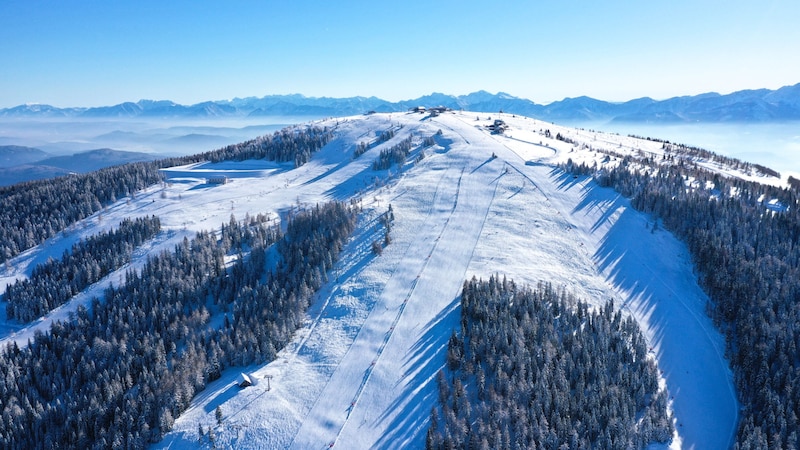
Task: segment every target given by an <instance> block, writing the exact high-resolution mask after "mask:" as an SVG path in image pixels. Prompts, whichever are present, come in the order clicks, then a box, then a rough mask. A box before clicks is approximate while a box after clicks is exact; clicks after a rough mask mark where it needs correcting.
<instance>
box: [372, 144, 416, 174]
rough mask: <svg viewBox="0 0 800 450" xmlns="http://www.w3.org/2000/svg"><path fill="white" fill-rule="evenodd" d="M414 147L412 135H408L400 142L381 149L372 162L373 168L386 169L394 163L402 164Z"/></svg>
mask: <svg viewBox="0 0 800 450" xmlns="http://www.w3.org/2000/svg"><path fill="white" fill-rule="evenodd" d="M412 147H413V144H412V143H411V136H408V137H407V138H405V139H403V140H402V141H400V142H399V143H397V144H395V145H393V146H391V147H389V148H387V149H383V150H381V152H380V154H378V158H377V159H375V161H373V162H372V170H386V169H388V168H390V167H392V165H393V164H397V165H399V166H402V165H403V163H405V162H406V158H408V154H409V153H410V152H411V148H412Z"/></svg>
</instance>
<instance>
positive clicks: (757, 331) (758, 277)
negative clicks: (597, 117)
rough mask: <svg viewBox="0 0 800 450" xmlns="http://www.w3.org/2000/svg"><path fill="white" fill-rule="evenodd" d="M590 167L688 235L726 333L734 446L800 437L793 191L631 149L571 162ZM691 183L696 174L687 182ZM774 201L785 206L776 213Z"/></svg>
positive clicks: (799, 260) (797, 224)
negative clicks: (592, 162) (636, 155)
mask: <svg viewBox="0 0 800 450" xmlns="http://www.w3.org/2000/svg"><path fill="white" fill-rule="evenodd" d="M565 167H566V168H568V170H571V171H572V172H573V173H576V174H594V175H595V178H596V179H597V181H598V182H599V183H600V184H601V185H603V186H609V187H612V188H614V189H615V190H617V191H618V192H620V193H621V194H622V195H624V196H626V197H628V198H630V199H631V205H632V206H633V207H634V208H636V209H637V210H640V211H643V212H645V213H649V214H652V215H653V216H654V217H656V218H657V219H658V220H659V221H660V222H661V223H662V225H663V227H664V228H666V229H667V230H669V231H671V232H673V233H675V235H676V236H678V237H679V238H680V239H681V240H683V241H684V242H685V243H686V244H687V247H688V249H689V251H690V253H691V255H692V258H693V261H694V264H695V267H696V270H697V273H698V278H699V281H700V284H701V286H702V287H703V289H704V290H705V291H706V293H707V294H708V296H709V298H710V302H709V304H708V306H707V311H708V314H709V315H710V317H711V318H712V319H713V320H714V322H715V324H716V325H717V326H718V327H719V328H720V330H721V331H722V333H723V335H724V336H725V341H726V356H727V358H728V359H729V361H730V364H731V366H732V369H733V373H734V383H735V388H736V392H737V396H738V398H739V401H740V402H741V404H742V410H741V411H740V420H739V424H738V428H737V435H736V444H735V448H737V449H754V448H796V447H798V445H800V443H799V442H798V437H800V436H799V434H800V429H799V428H798V426H799V424H800V420H798V417H800V364H798V361H799V360H800V357H799V355H798V346H800V328H798V327H797V326H796V324H797V323H800V307H798V299H800V208H798V206H799V205H800V203H798V201H799V200H800V199H798V193H797V190H795V189H782V188H777V187H773V186H768V185H763V184H760V183H755V182H749V181H744V180H741V179H736V178H725V177H722V176H720V175H719V174H715V173H713V172H711V171H708V170H704V169H702V168H700V167H698V166H697V165H695V164H690V163H687V162H685V161H683V160H682V159H679V158H678V161H677V163H672V161H667V162H666V163H664V162H663V161H662V162H659V161H656V160H654V159H652V158H650V159H644V160H638V161H634V160H632V159H631V158H630V157H625V158H623V160H622V161H621V162H620V164H619V165H618V166H617V167H614V168H604V169H602V170H598V168H597V167H595V166H593V167H588V166H586V165H583V164H581V165H575V164H568V165H567V166H565ZM690 181H693V182H690ZM770 199H777V200H778V201H779V202H780V203H781V204H782V205H787V206H788V209H785V210H783V211H779V212H776V211H770V210H768V209H767V208H766V204H765V203H764V202H765V201H767V200H770Z"/></svg>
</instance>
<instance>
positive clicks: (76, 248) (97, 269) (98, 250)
mask: <svg viewBox="0 0 800 450" xmlns="http://www.w3.org/2000/svg"><path fill="white" fill-rule="evenodd" d="M159 231H161V221H160V220H159V218H158V217H156V216H151V217H149V218H148V217H140V218H137V219H133V220H131V219H123V220H122V222H120V224H119V226H118V227H117V229H116V230H110V231H108V232H102V233H99V234H96V235H94V236H91V237H89V238H87V239H85V240H81V241H78V242H77V243H76V244H74V245H73V246H72V249H71V250H65V251H64V254H63V256H62V257H61V259H60V260H53V259H50V260H48V261H47V262H45V263H44V264H40V265H38V266H36V267H35V268H34V269H33V272H32V273H31V276H30V278H28V279H27V280H19V281H17V282H15V283H14V284H11V285H8V287H7V288H6V293H5V300H6V301H7V302H8V304H7V305H6V314H7V315H8V317H9V318H12V319H17V320H20V321H22V322H29V321H31V320H33V319H36V318H38V317H41V316H43V315H44V314H47V313H48V312H50V311H52V310H53V309H55V308H57V307H59V306H61V305H63V304H64V303H65V302H66V301H67V300H69V299H70V298H72V297H73V296H75V295H77V294H78V293H80V292H81V291H83V290H84V289H85V288H86V287H87V286H89V285H91V284H93V283H96V282H97V281H99V280H100V279H101V278H103V277H104V276H106V275H108V274H109V273H111V272H113V271H115V270H117V269H119V268H120V267H122V266H123V265H124V264H126V263H127V262H129V261H130V258H131V255H132V254H133V251H134V250H135V249H136V248H137V247H139V246H140V245H142V244H143V243H144V242H145V241H147V240H149V239H152V238H153V237H155V235H156V234H158V232H159Z"/></svg>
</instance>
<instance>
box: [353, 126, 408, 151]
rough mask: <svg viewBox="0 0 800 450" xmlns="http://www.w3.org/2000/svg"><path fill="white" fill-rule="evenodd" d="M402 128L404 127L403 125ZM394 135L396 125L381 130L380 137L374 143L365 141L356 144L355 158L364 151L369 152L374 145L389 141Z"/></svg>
mask: <svg viewBox="0 0 800 450" xmlns="http://www.w3.org/2000/svg"><path fill="white" fill-rule="evenodd" d="M400 128H402V126H401V127H400ZM394 135H395V130H394V127H392V128H389V129H388V130H384V131H381V134H379V135H378V137H377V138H376V139H375V141H374V142H373V143H372V144H370V143H368V142H364V141H361V142H359V143H358V145H356V148H355V150H353V159H356V158H358V157H359V156H361V155H363V154H364V153H366V152H367V150H369V149H370V148H372V147H373V146H375V145H378V144H381V143H383V142H386V141H388V140H389V139H391V138H393V137H394Z"/></svg>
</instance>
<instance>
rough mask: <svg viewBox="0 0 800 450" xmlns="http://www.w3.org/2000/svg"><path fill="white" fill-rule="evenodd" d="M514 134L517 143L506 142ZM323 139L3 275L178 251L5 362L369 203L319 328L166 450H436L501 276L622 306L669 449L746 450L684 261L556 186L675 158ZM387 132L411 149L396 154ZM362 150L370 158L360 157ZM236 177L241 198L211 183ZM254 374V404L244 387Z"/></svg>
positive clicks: (136, 264)
mask: <svg viewBox="0 0 800 450" xmlns="http://www.w3.org/2000/svg"><path fill="white" fill-rule="evenodd" d="M478 97H481V98H482V101H486V102H488V101H493V100H492V98H491V97H492V96H484V95H479V96H478ZM476 100H477V99H476ZM505 100H508V101H514V99H513V98H510V99H505ZM582 103H583V104H584V106H585V107H591V104H592V102H590V101H586V100H585V99H584V100H583V101H582ZM498 119H500V120H503V121H504V123H505V125H506V126H507V128H505V131H504V132H503V133H499V134H498V133H492V132H491V131H490V129H489V125H494V124H495V120H498ZM316 124H317V125H320V126H323V127H328V128H329V129H331V130H333V131H334V133H335V138H334V140H333V141H332V142H330V143H329V144H327V145H326V146H325V147H324V148H323V149H322V150H321V151H319V152H318V153H316V154H314V155H313V157H312V158H311V160H310V161H309V162H308V163H306V164H304V165H302V166H300V167H297V168H295V167H293V166H292V165H291V164H288V165H287V164H277V163H273V162H266V161H252V160H251V161H240V162H231V161H227V162H222V163H216V164H212V163H208V162H201V163H197V164H192V165H188V166H181V167H173V168H169V169H164V174H165V176H166V177H167V182H166V183H163V184H160V185H157V186H152V187H150V188H148V189H146V190H145V191H143V192H139V193H137V194H136V195H135V197H129V198H125V199H120V201H119V202H117V203H115V204H114V205H111V206H110V207H108V208H106V209H104V210H103V211H102V212H101V213H98V214H96V215H94V216H91V217H89V218H87V219H85V220H84V221H82V222H81V223H79V224H76V226H73V227H71V228H70V229H69V230H67V231H65V232H63V233H60V234H58V235H57V236H56V237H53V238H52V239H50V240H49V241H47V242H46V243H45V244H43V245H40V246H38V247H35V248H33V249H31V250H30V251H28V252H25V253H23V254H21V255H19V256H18V257H16V258H14V259H13V260H12V261H10V262H9V263H8V264H5V265H4V266H3V267H2V268H0V286H5V285H6V284H7V283H9V282H11V281H12V280H14V279H18V278H25V277H27V276H29V275H30V273H31V270H32V269H33V266H34V264H35V263H36V262H41V261H44V260H46V259H47V258H48V257H49V256H58V255H60V254H61V253H62V252H63V250H64V249H65V248H67V247H68V246H69V245H71V243H72V242H75V241H76V240H77V239H78V238H80V237H82V236H88V235H91V234H93V233H96V232H98V231H99V230H103V229H108V228H109V227H113V226H115V224H117V223H119V222H120V221H121V220H122V219H123V218H125V217H131V216H133V215H135V216H146V215H151V214H154V215H157V216H158V217H159V218H160V220H161V225H162V229H163V231H162V233H161V234H160V235H159V237H157V238H156V239H155V240H154V241H152V242H151V243H149V244H148V245H147V246H146V248H145V249H143V250H141V251H138V252H137V253H136V254H135V258H134V260H133V261H132V262H131V263H130V264H129V265H126V266H124V267H123V268H121V269H119V270H118V271H115V272H113V273H111V274H110V275H108V276H107V277H105V278H103V279H102V280H101V281H100V282H98V283H96V284H95V285H92V286H91V288H89V289H88V290H86V291H85V292H83V293H81V294H79V295H77V296H75V297H74V298H73V299H72V300H71V301H70V302H69V303H67V304H65V305H64V306H62V307H60V308H58V309H56V310H54V311H53V312H51V313H49V314H48V315H47V316H46V317H44V318H42V320H39V321H35V322H33V323H31V324H27V325H24V326H20V324H18V323H16V322H13V321H6V320H3V321H2V323H0V330H2V341H0V345H5V343H8V342H11V341H14V342H16V343H18V345H26V342H27V341H28V339H29V338H30V337H32V336H33V335H34V334H35V333H36V332H37V330H46V329H47V327H49V326H50V324H51V323H52V322H53V321H55V320H69V314H70V312H71V311H75V310H76V309H77V308H78V307H79V305H87V304H89V303H90V302H91V299H92V297H93V296H97V295H100V294H101V293H102V292H103V289H104V288H105V287H106V286H108V285H110V284H112V283H114V284H117V283H120V282H121V280H122V279H123V278H124V274H125V271H127V270H131V269H136V268H140V267H141V266H142V265H143V264H144V262H145V260H146V259H147V256H148V254H155V253H157V252H160V251H162V250H168V249H172V248H173V247H174V246H175V245H176V244H178V243H180V242H181V241H182V240H183V239H184V238H185V237H187V236H191V235H192V234H193V233H194V232H196V231H200V230H213V229H219V227H220V225H221V224H223V223H226V222H228V221H229V220H231V215H235V216H236V217H239V218H241V217H245V215H249V216H251V217H253V216H255V215H257V214H259V213H262V214H267V215H268V216H269V217H272V218H277V220H280V218H284V217H285V216H286V214H287V211H291V210H293V209H297V208H304V207H307V206H312V205H315V204H318V203H321V202H325V201H329V200H332V199H334V200H351V201H353V202H355V203H357V204H359V205H360V206H361V208H362V213H361V216H360V218H359V224H358V227H357V229H356V232H355V233H354V234H353V237H352V238H351V240H350V241H349V243H348V244H347V245H346V247H345V248H344V250H343V256H342V258H341V260H340V261H339V262H338V263H337V264H336V265H335V267H334V269H333V270H332V271H331V273H330V274H329V276H328V279H329V281H328V282H327V283H326V284H325V285H324V286H323V288H322V290H321V291H320V292H319V293H318V294H317V295H316V297H315V303H314V304H313V306H312V307H311V310H310V311H309V313H308V315H307V317H306V319H305V325H304V326H303V327H302V328H301V329H300V330H299V331H298V332H297V333H296V334H295V336H294V338H293V340H292V341H291V342H290V343H289V345H288V346H287V347H286V348H284V349H282V350H280V352H279V353H278V355H277V358H276V359H275V360H274V361H272V362H270V363H268V364H265V365H261V366H250V367H244V368H236V369H229V370H227V371H225V372H224V373H223V374H222V377H221V378H220V379H218V380H216V381H214V382H212V383H210V384H209V385H208V386H207V387H206V389H205V390H204V391H202V392H200V394H199V395H197V396H196V397H195V398H194V399H193V400H192V406H191V407H190V408H189V410H188V411H186V412H185V413H184V414H182V415H181V416H180V417H178V418H177V420H176V422H175V424H174V428H173V430H172V432H170V433H169V434H167V436H166V437H165V438H164V440H163V441H162V442H161V443H159V444H156V445H155V448H170V449H178V448H198V447H199V446H201V444H199V442H200V436H199V434H198V429H199V428H200V427H203V428H206V429H211V428H213V429H214V433H215V440H216V443H217V445H220V446H222V447H226V448H287V447H288V448H322V447H332V446H335V447H336V448H423V447H424V439H425V432H426V427H427V425H428V422H429V415H430V411H431V408H432V407H433V406H434V404H435V401H436V398H437V391H436V389H437V387H436V381H435V376H436V373H437V372H438V371H439V369H440V368H441V367H443V365H444V364H445V351H446V346H447V339H448V337H449V335H450V333H451V332H452V330H453V329H454V327H456V326H457V325H458V322H459V318H458V295H459V292H460V289H461V286H462V283H463V282H464V280H465V279H468V278H470V277H472V276H476V277H481V278H484V279H486V278H488V277H489V276H491V275H493V274H496V273H501V274H504V275H507V276H509V277H510V278H513V279H515V280H516V281H518V282H527V283H531V284H535V283H537V282H539V281H546V282H550V283H553V285H554V286H557V287H558V288H559V289H561V288H563V289H565V290H566V291H568V292H571V293H574V294H575V295H577V296H578V297H580V298H582V299H584V300H586V301H588V302H590V303H591V304H593V305H598V306H599V305H602V304H605V303H606V302H607V301H609V300H613V301H614V302H615V304H616V305H620V306H621V307H622V308H623V311H624V313H625V314H626V315H630V316H632V317H634V318H635V319H636V320H637V321H638V323H639V324H640V326H641V327H642V329H643V331H644V333H645V335H646V337H647V339H648V342H649V345H650V347H651V349H652V350H651V353H650V356H649V357H652V358H654V359H655V361H656V362H657V363H658V365H659V368H660V369H661V370H662V379H661V382H662V383H664V385H665V386H666V388H667V389H668V391H669V393H670V398H671V403H670V408H671V409H672V411H673V412H674V414H675V417H676V435H675V436H674V440H673V443H672V444H671V447H672V448H692V447H693V448H725V447H728V446H730V444H731V442H732V439H733V436H734V432H735V426H736V420H737V414H738V408H739V405H738V404H737V401H736V396H735V394H734V391H733V385H732V376H731V373H730V371H729V369H728V364H727V362H726V360H725V359H724V357H723V355H724V342H723V339H722V337H721V336H720V335H719V333H718V332H717V331H716V329H715V328H714V326H713V324H712V323H711V321H710V320H709V319H708V318H707V317H706V315H705V305H706V302H707V298H706V296H705V294H704V293H703V291H702V290H701V289H700V287H699V286H698V284H697V277H696V275H695V274H694V272H693V267H692V264H691V261H690V259H689V256H688V253H687V250H686V247H685V246H684V245H683V244H681V243H680V242H679V241H677V240H676V239H675V238H674V237H673V236H672V235H671V234H669V233H668V232H666V231H663V230H661V229H659V228H658V227H656V226H655V225H656V224H654V223H653V222H652V219H651V218H649V217H648V216H645V215H643V214H640V213H638V212H636V211H634V210H633V209H632V208H631V206H630V203H629V202H628V200H626V199H625V198H623V197H621V196H620V195H619V194H617V193H616V192H614V191H613V190H611V189H609V188H602V187H600V186H599V185H598V184H597V183H596V182H595V181H594V180H593V179H592V178H591V177H586V176H573V175H570V174H567V173H565V172H564V171H563V170H561V169H559V168H558V164H561V163H566V162H567V161H568V160H572V161H573V163H579V162H586V163H589V164H591V163H597V164H599V165H602V164H606V163H608V164H613V163H614V161H612V160H610V158H608V157H607V156H606V155H607V154H603V153H601V152H598V151H597V149H604V150H606V151H608V152H615V154H618V155H642V154H649V155H656V156H659V155H662V156H663V154H664V149H663V147H662V144H661V143H660V142H656V141H650V140H643V139H636V138H632V137H625V136H620V135H615V134H605V133H599V132H594V131H586V130H579V129H573V128H568V127H562V126H558V125H554V124H552V123H549V122H544V121H539V120H535V119H531V118H527V117H523V116H518V115H517V116H512V115H511V114H497V113H491V114H486V113H481V112H474V111H472V112H457V111H456V112H449V113H446V114H442V115H439V116H438V117H431V116H429V115H427V114H416V113H406V112H403V113H401V114H398V113H392V114H388V113H387V114H380V113H378V114H370V115H358V116H352V117H346V118H336V119H327V120H323V121H318V122H317V123H316ZM387 130H391V131H392V134H393V137H391V138H389V139H388V140H382V139H380V136H382V135H383V136H386V134H385V133H386V132H387ZM406 139H410V141H411V142H412V151H411V154H410V155H409V157H408V158H407V160H406V162H405V163H403V164H402V165H401V166H394V167H392V168H390V169H388V170H375V169H374V167H373V162H374V161H375V160H377V159H378V158H379V156H380V152H381V150H386V149H389V148H391V147H392V146H394V145H397V144H398V143H399V142H401V141H404V140H406ZM362 143H363V144H365V145H366V146H367V150H366V151H365V152H364V153H363V154H361V155H360V156H357V155H356V154H355V153H354V152H355V150H356V149H357V148H358V147H359V144H362ZM716 167H718V170H721V171H722V170H727V173H728V174H729V175H730V176H736V177H741V178H748V177H749V178H754V177H757V176H758V174H756V173H754V172H750V173H743V172H736V171H734V170H733V169H729V168H728V169H726V168H725V167H721V168H720V166H716ZM222 176H224V177H227V178H225V180H226V181H227V182H226V183H224V184H213V185H212V184H209V183H208V182H207V181H208V180H209V179H212V178H221V177H222ZM771 182H772V183H775V184H781V183H782V181H781V180H778V179H771ZM390 207H391V209H392V211H393V213H394V216H395V221H394V223H393V226H392V239H391V243H390V244H389V245H388V246H386V247H385V249H384V250H383V251H382V253H381V254H380V255H377V254H375V253H374V252H373V251H371V249H370V247H371V244H372V243H373V242H374V241H375V240H376V239H379V238H381V237H382V235H381V234H379V231H376V223H377V221H378V218H379V217H380V216H381V215H382V214H384V213H385V212H386V211H387V210H388V209H389V208H390ZM3 310H5V308H0V311H3ZM0 314H4V313H2V312H0ZM4 317H5V316H2V318H3V319H4ZM221 320H222V317H216V318H212V319H211V323H221ZM241 372H245V373H246V374H248V375H249V376H250V378H251V380H252V382H253V385H252V386H250V387H247V388H244V389H241V388H240V387H239V386H238V385H237V383H236V380H237V378H238V377H239V375H240V373H241ZM217 410H219V411H221V417H220V418H219V420H218V419H217V417H215V415H216V414H215V412H216V411H217Z"/></svg>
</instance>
